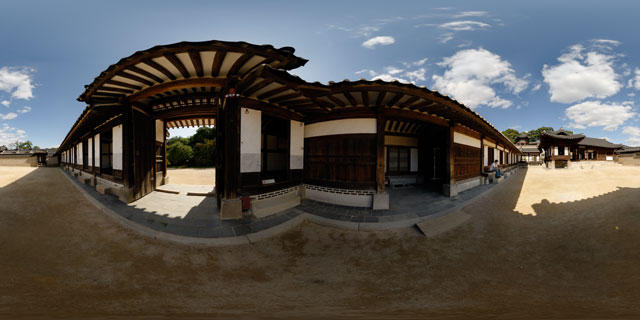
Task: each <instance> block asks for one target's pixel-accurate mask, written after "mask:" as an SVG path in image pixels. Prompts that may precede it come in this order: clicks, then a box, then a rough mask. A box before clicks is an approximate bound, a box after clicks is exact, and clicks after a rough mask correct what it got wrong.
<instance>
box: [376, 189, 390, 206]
mask: <svg viewBox="0 0 640 320" xmlns="http://www.w3.org/2000/svg"><path fill="white" fill-rule="evenodd" d="M373 210H389V193H388V192H386V191H383V192H380V193H377V192H376V193H374V194H373Z"/></svg>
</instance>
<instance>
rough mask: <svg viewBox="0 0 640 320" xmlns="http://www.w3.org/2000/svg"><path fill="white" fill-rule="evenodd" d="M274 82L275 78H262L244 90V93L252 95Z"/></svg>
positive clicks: (246, 95)
mask: <svg viewBox="0 0 640 320" xmlns="http://www.w3.org/2000/svg"><path fill="white" fill-rule="evenodd" d="M271 83H273V79H262V80H261V81H260V82H258V83H256V84H254V85H253V86H251V87H249V88H248V89H247V90H244V92H243V93H242V94H243V95H244V96H245V97H249V96H251V95H252V94H253V93H254V92H258V90H260V89H263V88H264V87H266V86H268V85H270V84H271Z"/></svg>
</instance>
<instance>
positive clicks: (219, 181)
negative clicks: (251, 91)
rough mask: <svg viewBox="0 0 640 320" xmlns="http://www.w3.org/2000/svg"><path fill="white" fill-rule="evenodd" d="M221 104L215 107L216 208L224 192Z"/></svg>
mask: <svg viewBox="0 0 640 320" xmlns="http://www.w3.org/2000/svg"><path fill="white" fill-rule="evenodd" d="M223 112H224V111H223V109H222V106H221V105H219V104H218V106H217V107H216V200H217V205H218V210H220V201H221V200H222V195H223V192H224V175H223V173H224V160H223V157H224V135H223V132H224V121H223V119H224V117H223Z"/></svg>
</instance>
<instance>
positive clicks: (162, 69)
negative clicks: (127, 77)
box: [142, 59, 176, 80]
mask: <svg viewBox="0 0 640 320" xmlns="http://www.w3.org/2000/svg"><path fill="white" fill-rule="evenodd" d="M142 63H144V64H146V65H148V66H149V67H151V68H154V69H156V70H158V71H160V72H162V73H163V74H164V75H165V76H167V78H169V79H171V80H176V76H175V75H173V73H171V71H169V69H167V68H165V67H163V66H162V65H161V64H159V63H157V62H155V61H153V60H151V59H143V60H142Z"/></svg>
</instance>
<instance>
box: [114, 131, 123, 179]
mask: <svg viewBox="0 0 640 320" xmlns="http://www.w3.org/2000/svg"><path fill="white" fill-rule="evenodd" d="M112 132H113V169H114V170H122V125H119V126H115V127H113V129H112Z"/></svg>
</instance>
